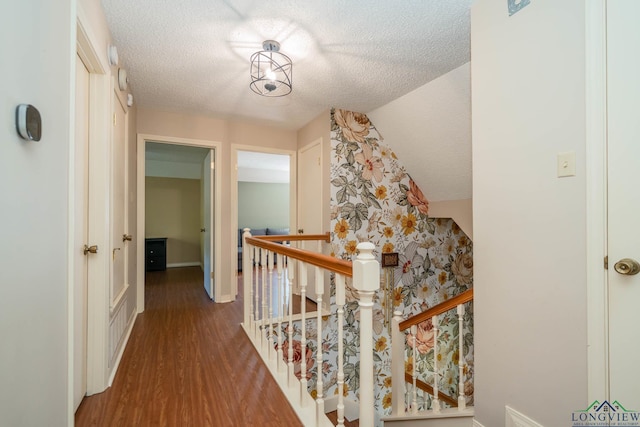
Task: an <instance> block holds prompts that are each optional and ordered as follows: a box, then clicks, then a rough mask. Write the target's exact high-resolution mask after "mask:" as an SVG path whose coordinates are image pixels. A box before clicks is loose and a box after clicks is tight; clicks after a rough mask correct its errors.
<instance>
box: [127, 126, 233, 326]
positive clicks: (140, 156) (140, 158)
mask: <svg viewBox="0 0 640 427" xmlns="http://www.w3.org/2000/svg"><path fill="white" fill-rule="evenodd" d="M147 142H155V143H161V144H174V145H186V146H191V147H201V148H208V149H211V150H213V151H214V162H215V163H214V169H213V170H214V176H215V178H214V180H215V183H214V189H213V190H214V194H213V197H212V198H211V200H212V202H213V204H214V208H213V210H212V212H213V221H214V236H222V222H221V219H222V168H221V167H220V165H219V163H220V160H219V159H220V158H221V157H222V154H221V153H222V142H220V141H208V140H203V139H190V138H176V137H172V136H160V135H149V134H141V133H139V134H138V135H137V156H136V157H137V169H136V186H137V189H138V200H137V221H136V222H137V227H138V229H137V233H138V234H137V236H136V237H137V241H138V242H139V243H138V245H137V248H136V249H137V252H136V259H137V264H138V270H137V274H136V291H137V298H136V301H137V311H138V313H142V312H143V311H144V306H145V301H144V272H145V263H144V244H143V243H142V242H144V239H145V193H146V188H145V164H146V161H145V148H146V144H147ZM221 242H222V239H220V238H215V239H214V245H215V256H214V262H213V271H215V272H217V273H219V272H220V271H221V266H222V260H221V254H222V243H221ZM217 273H216V274H215V275H214V277H213V292H214V301H218V302H221V301H223V299H222V290H221V280H220V274H217Z"/></svg>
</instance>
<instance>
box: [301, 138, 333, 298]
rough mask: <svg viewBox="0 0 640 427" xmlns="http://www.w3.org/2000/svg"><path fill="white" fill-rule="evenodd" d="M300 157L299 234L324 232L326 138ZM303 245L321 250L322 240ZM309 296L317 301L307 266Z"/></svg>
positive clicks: (313, 144)
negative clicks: (323, 159)
mask: <svg viewBox="0 0 640 427" xmlns="http://www.w3.org/2000/svg"><path fill="white" fill-rule="evenodd" d="M298 159H299V160H298V233H304V234H322V233H324V232H325V230H323V229H322V140H321V139H320V140H318V141H315V142H313V143H311V144H309V145H307V146H305V147H303V148H302V149H301V150H300V151H299V153H298ZM302 248H303V249H307V250H310V251H316V252H317V251H318V242H317V241H310V242H302ZM325 294H326V290H325ZM307 297H309V298H310V299H312V300H314V301H315V300H316V298H315V272H314V269H313V268H309V269H307ZM327 297H328V296H327Z"/></svg>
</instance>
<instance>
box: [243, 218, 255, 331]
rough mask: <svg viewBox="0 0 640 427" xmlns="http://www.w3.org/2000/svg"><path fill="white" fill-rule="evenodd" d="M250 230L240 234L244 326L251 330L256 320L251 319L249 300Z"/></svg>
mask: <svg viewBox="0 0 640 427" xmlns="http://www.w3.org/2000/svg"><path fill="white" fill-rule="evenodd" d="M250 230H251V229H249V228H245V229H244V230H243V232H242V283H243V285H242V292H243V294H244V325H245V327H246V328H253V323H254V322H256V321H257V320H258V319H252V318H251V317H252V316H251V315H252V314H253V310H251V299H252V297H253V283H252V282H253V280H252V276H253V269H252V268H251V261H252V260H251V256H250V254H251V251H248V250H247V241H246V238H247V237H251V231H250Z"/></svg>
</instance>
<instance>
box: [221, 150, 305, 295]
mask: <svg viewBox="0 0 640 427" xmlns="http://www.w3.org/2000/svg"><path fill="white" fill-rule="evenodd" d="M238 151H253V152H256V153H265V154H280V155H286V156H289V230H290V231H289V232H290V233H291V232H293V231H294V230H296V225H297V223H296V206H297V199H296V194H297V190H296V189H297V185H296V171H297V168H298V163H297V162H298V160H297V152H296V151H295V150H283V149H278V148H269V147H256V146H253V145H243V144H231V201H230V203H231V245H232V247H231V251H232V253H236V252H237V250H238V243H239V242H238ZM231 258H232V261H231V268H232V269H233V270H232V272H231V273H232V276H233V277H234V278H235V279H236V280H234V282H233V286H232V289H233V296H232V299H230V301H233V300H235V298H236V296H237V295H238V280H237V278H238V256H237V255H236V256H232V257H231Z"/></svg>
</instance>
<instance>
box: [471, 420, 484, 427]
mask: <svg viewBox="0 0 640 427" xmlns="http://www.w3.org/2000/svg"><path fill="white" fill-rule="evenodd" d="M473 427H484V426H483V425H482V424H480V423H479V422H478V421H476V420H473Z"/></svg>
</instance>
